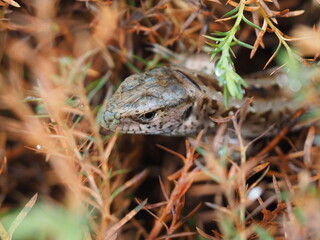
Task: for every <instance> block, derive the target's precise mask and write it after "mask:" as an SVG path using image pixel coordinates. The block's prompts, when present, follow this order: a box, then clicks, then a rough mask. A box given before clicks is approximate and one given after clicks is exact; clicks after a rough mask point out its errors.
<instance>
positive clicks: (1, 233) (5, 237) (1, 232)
mask: <svg viewBox="0 0 320 240" xmlns="http://www.w3.org/2000/svg"><path fill="white" fill-rule="evenodd" d="M0 237H1V239H2V240H10V239H11V238H10V235H9V233H8V232H7V231H6V229H5V228H4V226H3V225H2V223H1V222H0Z"/></svg>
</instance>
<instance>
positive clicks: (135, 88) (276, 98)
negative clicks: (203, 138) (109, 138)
mask: <svg viewBox="0 0 320 240" xmlns="http://www.w3.org/2000/svg"><path fill="white" fill-rule="evenodd" d="M246 82H247V83H248V84H249V88H248V89H246V96H249V97H254V101H253V103H251V105H250V106H249V107H248V115H247V117H246V121H245V122H244V125H243V135H244V136H248V137H254V136H257V135H259V134H261V133H262V132H263V131H264V130H265V129H267V128H268V126H270V125H271V124H273V123H277V122H279V121H284V120H286V119H289V118H290V116H291V115H292V114H293V113H294V112H295V111H296V110H298V109H299V108H300V107H301V106H300V105H298V104H295V103H294V102H293V99H292V92H290V90H288V87H286V86H287V82H288V79H287V77H286V75H285V74H283V73H278V74H275V75H273V77H272V78H271V77H270V76H268V75H267V74H265V75H261V74H260V75H259V74H257V75H252V76H249V77H248V79H246ZM283 86H284V87H283ZM270 95H272V97H271V96H270ZM242 103H243V100H241V101H240V100H231V102H230V106H229V108H228V109H226V108H225V106H224V103H223V93H222V89H221V87H220V86H219V85H218V84H217V80H216V79H214V77H213V76H209V75H206V74H203V73H200V72H195V71H191V70H188V69H185V68H182V67H178V66H170V67H158V68H154V69H152V70H149V71H146V72H144V73H139V74H133V75H131V76H129V77H128V78H126V79H125V80H124V81H123V82H122V84H121V85H120V86H119V88H118V90H117V91H116V92H115V93H114V95H113V96H112V97H111V98H110V99H109V101H108V104H107V107H106V110H105V111H104V114H103V121H102V126H103V127H104V128H106V129H109V130H112V131H115V130H118V131H119V132H122V133H128V134H151V135H166V136H190V135H196V134H197V133H198V132H199V131H200V130H204V131H205V132H210V131H215V128H216V125H217V124H216V123H215V122H214V121H212V120H210V117H213V118H223V117H227V116H229V115H231V114H233V113H234V112H235V111H236V110H237V109H238V108H239V107H240V106H241V105H242Z"/></svg>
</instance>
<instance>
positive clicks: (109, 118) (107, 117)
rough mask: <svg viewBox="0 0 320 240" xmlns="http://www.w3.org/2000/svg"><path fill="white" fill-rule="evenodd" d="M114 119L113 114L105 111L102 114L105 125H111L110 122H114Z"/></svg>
mask: <svg viewBox="0 0 320 240" xmlns="http://www.w3.org/2000/svg"><path fill="white" fill-rule="evenodd" d="M114 118H115V113H113V112H110V111H108V110H106V111H105V112H104V114H103V119H104V121H105V123H106V124H107V125H109V124H110V123H112V121H113V120H114Z"/></svg>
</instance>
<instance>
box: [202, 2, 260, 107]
mask: <svg viewBox="0 0 320 240" xmlns="http://www.w3.org/2000/svg"><path fill="white" fill-rule="evenodd" d="M245 5H246V4H244V3H242V2H241V3H239V5H238V6H237V7H236V8H234V9H233V10H231V11H230V12H228V13H226V14H225V15H224V17H228V19H233V18H235V19H236V20H235V23H234V25H233V27H232V28H231V29H230V30H229V31H227V32H217V33H214V35H215V36H216V37H213V36H205V37H206V38H208V39H210V40H212V41H215V42H216V44H212V43H208V44H209V45H210V46H211V47H213V49H212V53H211V59H213V58H215V57H216V55H217V54H218V53H220V54H221V55H220V57H219V59H218V60H217V63H216V66H215V75H216V77H217V78H218V81H219V85H220V86H223V87H224V103H225V105H226V106H228V102H229V96H232V97H235V98H238V99H241V98H242V96H243V91H242V87H246V86H247V84H246V83H245V81H244V80H243V79H242V77H241V76H240V75H239V74H237V73H236V71H235V68H234V63H233V60H232V58H231V55H233V56H234V53H233V51H232V48H231V47H232V46H235V45H240V46H242V47H245V48H249V49H253V46H251V45H249V44H247V43H244V42H241V41H240V40H238V39H237V37H236V33H237V32H238V31H239V29H240V23H241V22H242V21H244V22H245V23H247V24H248V25H250V26H251V27H254V28H257V29H259V30H262V29H261V28H260V27H259V26H257V25H255V24H254V23H252V22H250V21H249V20H248V19H247V18H246V17H245V16H244V7H245Z"/></svg>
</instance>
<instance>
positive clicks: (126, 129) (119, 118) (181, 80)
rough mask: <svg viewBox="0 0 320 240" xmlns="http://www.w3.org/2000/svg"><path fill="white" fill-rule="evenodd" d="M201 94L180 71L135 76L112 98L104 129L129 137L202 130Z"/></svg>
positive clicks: (164, 70)
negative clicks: (128, 134) (200, 119)
mask: <svg viewBox="0 0 320 240" xmlns="http://www.w3.org/2000/svg"><path fill="white" fill-rule="evenodd" d="M202 95H203V92H202V91H201V88H200V86H199V85H198V84H197V82H195V81H194V80H193V78H192V76H190V74H186V73H184V72H183V71H180V70H179V69H178V68H169V67H159V68H154V69H152V70H150V71H146V72H144V73H139V74H133V75H131V76H129V77H128V78H126V79H125V80H124V81H123V82H122V84H121V85H120V86H119V88H118V89H117V91H116V92H115V93H114V95H113V96H112V97H111V98H110V99H109V101H108V104H107V108H106V110H105V111H104V114H103V121H102V122H103V123H102V126H103V127H105V128H106V129H109V130H113V131H114V130H118V131H119V132H123V133H130V134H152V135H190V134H193V133H196V132H197V131H199V130H200V129H201V127H203V126H201V124H200V121H196V120H199V118H201V117H200V116H198V115H200V113H201V112H200V111H199V107H200V106H197V104H196V103H197V101H198V99H199V98H201V96H202ZM198 105H199V104H198ZM202 107H203V106H202ZM196 108H198V109H196ZM196 113H197V114H198V115H197V114H196ZM201 114H203V112H202V113H201Z"/></svg>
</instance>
